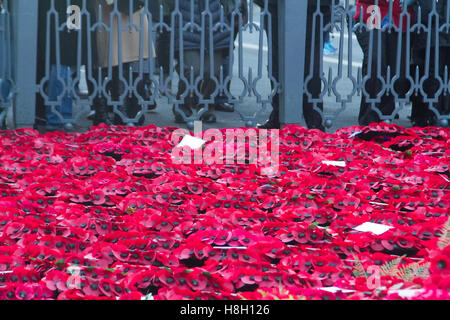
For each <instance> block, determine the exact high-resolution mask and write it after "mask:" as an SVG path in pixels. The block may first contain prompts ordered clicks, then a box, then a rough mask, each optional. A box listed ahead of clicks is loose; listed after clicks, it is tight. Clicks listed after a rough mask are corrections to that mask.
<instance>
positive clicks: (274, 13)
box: [258, 5, 280, 129]
mask: <svg viewBox="0 0 450 320" xmlns="http://www.w3.org/2000/svg"><path fill="white" fill-rule="evenodd" d="M269 11H270V14H271V24H272V41H271V44H272V57H270V59H271V64H272V76H273V78H274V79H275V81H277V82H279V81H280V77H279V63H278V56H279V55H278V8H277V5H273V6H272V5H269ZM264 30H265V32H266V34H267V35H269V23H268V19H266V21H265V22H264ZM271 86H272V90H273V89H274V87H275V86H274V84H273V83H271ZM272 109H273V110H272V112H271V113H270V116H269V120H268V121H267V122H266V123H264V124H260V125H258V128H261V129H279V128H280V96H279V94H278V92H276V93H275V95H274V96H273V98H272Z"/></svg>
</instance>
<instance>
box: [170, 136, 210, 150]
mask: <svg viewBox="0 0 450 320" xmlns="http://www.w3.org/2000/svg"><path fill="white" fill-rule="evenodd" d="M205 143H206V141H205V140H203V139H200V138H197V137H193V136H190V135H185V136H184V137H183V140H181V142H180V143H179V144H178V145H177V148H182V147H185V146H187V147H190V148H191V149H194V150H195V149H198V148H201V147H202V146H203V145H204V144H205Z"/></svg>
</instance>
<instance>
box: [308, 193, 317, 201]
mask: <svg viewBox="0 0 450 320" xmlns="http://www.w3.org/2000/svg"><path fill="white" fill-rule="evenodd" d="M306 198H307V199H309V200H314V199H315V198H314V196H313V195H310V194H308V195H307V196H306Z"/></svg>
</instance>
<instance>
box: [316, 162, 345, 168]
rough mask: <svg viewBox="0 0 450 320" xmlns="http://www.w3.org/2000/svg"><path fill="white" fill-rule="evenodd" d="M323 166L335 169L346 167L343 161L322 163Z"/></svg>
mask: <svg viewBox="0 0 450 320" xmlns="http://www.w3.org/2000/svg"><path fill="white" fill-rule="evenodd" d="M322 163H323V164H326V165H327V166H335V167H341V168H345V166H346V165H347V164H346V163H345V161H322Z"/></svg>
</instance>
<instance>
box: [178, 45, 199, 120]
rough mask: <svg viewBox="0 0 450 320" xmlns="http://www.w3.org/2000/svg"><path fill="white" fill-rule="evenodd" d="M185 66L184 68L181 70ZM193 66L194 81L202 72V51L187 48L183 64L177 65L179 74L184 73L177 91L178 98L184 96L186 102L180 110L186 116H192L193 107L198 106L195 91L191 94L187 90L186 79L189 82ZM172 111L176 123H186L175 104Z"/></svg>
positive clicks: (180, 106) (181, 105)
mask: <svg viewBox="0 0 450 320" xmlns="http://www.w3.org/2000/svg"><path fill="white" fill-rule="evenodd" d="M181 67H183V70H181ZM191 68H192V70H193V73H194V74H193V76H194V81H195V79H197V78H198V76H199V74H200V52H199V51H197V50H185V51H184V54H183V66H181V64H180V63H178V65H177V72H178V74H179V75H183V77H184V81H183V79H181V76H180V80H179V82H178V92H177V100H180V99H182V96H183V95H185V97H184V99H183V100H184V102H183V103H182V104H180V105H179V108H180V110H181V111H182V112H183V113H184V114H185V116H186V117H190V116H191V115H192V109H193V108H195V107H196V106H197V101H198V99H197V97H196V96H195V92H194V93H193V94H192V97H191V94H190V93H189V92H185V91H186V90H187V86H186V83H185V81H187V82H188V83H189V81H190V79H191ZM172 111H173V113H174V115H175V123H184V122H185V121H184V119H183V116H182V115H181V114H180V113H179V112H178V111H176V110H175V105H174V106H173V108H172Z"/></svg>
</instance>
